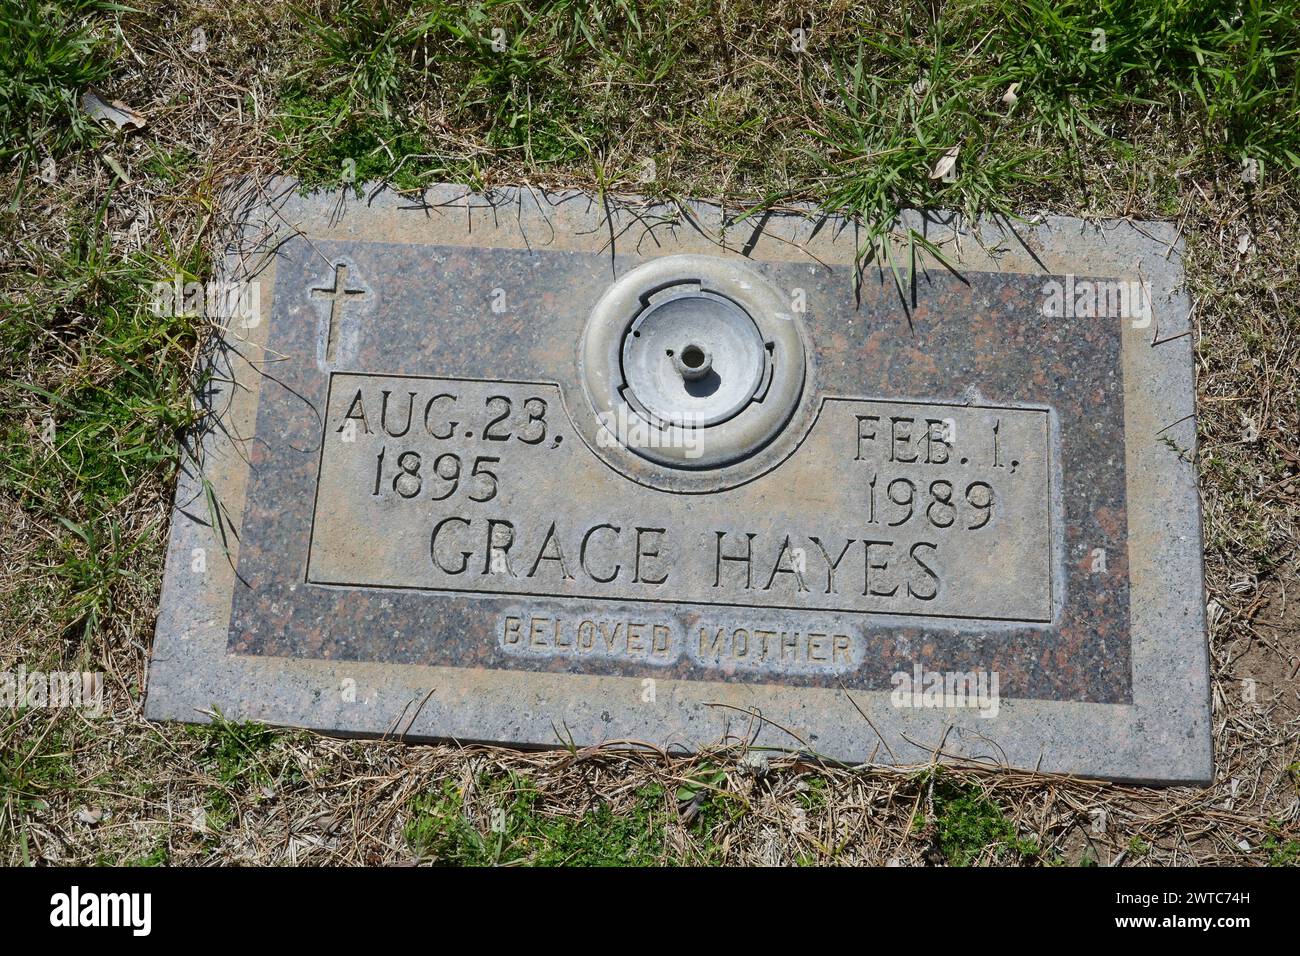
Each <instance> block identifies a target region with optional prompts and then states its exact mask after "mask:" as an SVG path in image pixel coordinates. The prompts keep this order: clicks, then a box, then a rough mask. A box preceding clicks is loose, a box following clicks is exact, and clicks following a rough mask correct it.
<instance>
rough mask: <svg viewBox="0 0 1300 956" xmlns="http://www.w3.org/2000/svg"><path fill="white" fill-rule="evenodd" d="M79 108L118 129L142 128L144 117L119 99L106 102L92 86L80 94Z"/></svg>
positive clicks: (95, 118)
mask: <svg viewBox="0 0 1300 956" xmlns="http://www.w3.org/2000/svg"><path fill="white" fill-rule="evenodd" d="M81 108H82V110H84V111H85V113H86V115H87V116H89V117H90V118H91V119H94V120H100V121H101V122H109V123H112V124H113V125H114V126H116V127H117V128H118V129H144V124H145V119H144V116H143V115H142V114H140V113H137V112H136V111H135V110H133V109H131V107H129V106H127V105H126V104H125V103H123V102H122V101H121V100H113V102H111V103H110V102H108V101H107V100H106V99H104V97H102V96H100V95H99V93H97V92H96V91H95V90H94V89H93V88H92V89H88V90H86V92H85V93H83V94H81Z"/></svg>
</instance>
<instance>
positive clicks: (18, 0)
mask: <svg viewBox="0 0 1300 956" xmlns="http://www.w3.org/2000/svg"><path fill="white" fill-rule="evenodd" d="M127 9H128V8H127V7H124V6H121V5H118V4H115V3H107V2H104V0H63V2H60V3H54V4H51V3H43V2H41V0H5V2H4V4H3V5H2V6H0V164H3V165H5V166H8V165H9V164H10V163H12V162H15V161H16V162H17V163H18V166H19V174H18V179H19V182H20V184H21V183H22V182H23V180H24V179H25V177H26V176H27V174H28V172H29V171H30V170H31V169H33V168H35V167H37V166H39V165H40V163H41V161H42V160H43V159H48V160H52V161H56V162H57V160H59V159H61V158H62V157H64V156H65V155H67V154H68V153H69V152H70V151H72V150H76V149H84V148H86V147H88V146H90V145H92V144H94V143H95V142H96V141H97V139H98V138H99V136H100V134H101V131H100V130H99V128H98V127H96V126H95V125H94V124H93V123H92V121H90V120H89V119H88V118H86V116H85V115H84V114H83V113H82V111H81V109H80V107H79V105H78V104H79V99H80V95H81V93H82V92H84V91H85V90H86V88H87V87H90V86H95V85H98V84H101V83H103V82H104V81H105V80H107V78H108V76H109V73H110V69H111V66H112V63H113V59H114V52H115V49H114V45H113V43H112V41H111V39H108V38H106V37H104V36H103V35H102V34H101V33H99V32H96V30H94V29H93V28H92V27H91V26H90V22H91V20H92V19H94V18H96V17H103V16H105V15H108V14H114V13H120V12H124V11H126V10H127Z"/></svg>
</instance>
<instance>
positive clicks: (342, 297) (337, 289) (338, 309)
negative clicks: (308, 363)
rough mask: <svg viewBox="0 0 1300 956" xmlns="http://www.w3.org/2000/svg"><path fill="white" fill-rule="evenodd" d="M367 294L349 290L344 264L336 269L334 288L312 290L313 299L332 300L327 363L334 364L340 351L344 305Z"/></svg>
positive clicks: (346, 269) (360, 290)
mask: <svg viewBox="0 0 1300 956" xmlns="http://www.w3.org/2000/svg"><path fill="white" fill-rule="evenodd" d="M365 294H366V290H365V289H349V288H348V267H347V266H345V265H343V264H342V263H340V264H339V265H336V266H335V267H334V288H332V289H328V288H326V289H312V290H311V297H312V298H313V299H329V300H330V325H329V334H328V336H327V337H326V339H325V361H327V362H333V361H334V353H335V351H336V350H337V349H338V327H339V320H340V319H342V318H343V303H345V302H346V301H347V300H348V299H350V298H353V297H355V296H359V295H365Z"/></svg>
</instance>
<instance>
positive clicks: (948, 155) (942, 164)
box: [930, 146, 961, 179]
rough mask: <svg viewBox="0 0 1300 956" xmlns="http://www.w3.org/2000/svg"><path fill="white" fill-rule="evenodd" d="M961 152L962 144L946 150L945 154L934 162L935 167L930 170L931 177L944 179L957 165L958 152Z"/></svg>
mask: <svg viewBox="0 0 1300 956" xmlns="http://www.w3.org/2000/svg"><path fill="white" fill-rule="evenodd" d="M960 152H961V147H960V146H952V147H949V148H948V149H946V150H944V151H943V155H942V156H940V157H939V161H938V162H937V163H935V164H934V169H932V170H930V178H931V179H943V177H944V176H947V175H948V174H949V173H950V172H952V170H953V168H954V167H955V166H956V165H957V154H958V153H960Z"/></svg>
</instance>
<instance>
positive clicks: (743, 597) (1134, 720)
mask: <svg viewBox="0 0 1300 956" xmlns="http://www.w3.org/2000/svg"><path fill="white" fill-rule="evenodd" d="M278 186H279V188H278V190H277V191H275V192H273V193H272V194H271V195H270V196H266V195H262V196H258V197H257V198H256V199H255V200H254V199H253V198H251V194H242V195H241V193H240V192H239V190H232V194H231V196H230V197H229V200H228V201H229V202H230V203H231V204H232V208H239V209H240V210H241V218H242V221H243V222H244V224H245V230H244V233H243V235H242V236H240V237H238V238H237V240H236V241H235V243H233V244H232V250H231V255H230V256H229V258H228V262H227V275H228V277H231V278H251V279H253V280H254V281H257V282H259V284H260V291H261V296H260V303H261V306H260V309H261V311H260V313H259V315H258V316H257V317H256V318H255V319H254V320H252V321H243V322H238V323H234V324H233V325H232V328H231V329H230V330H229V332H228V334H227V335H226V336H225V337H224V339H223V340H222V342H220V343H218V344H217V346H216V347H215V348H214V350H213V354H212V356H211V359H212V368H213V371H214V374H213V376H212V380H211V385H210V387H209V390H208V392H207V401H208V402H209V403H210V405H211V407H212V409H213V412H214V414H213V416H212V417H211V418H210V420H209V423H208V425H209V427H208V429H207V430H206V431H205V433H204V434H203V435H202V436H199V437H197V438H196V446H195V447H196V449H199V450H200V451H199V454H197V456H196V460H195V461H190V462H188V463H187V467H186V469H185V475H184V476H183V479H182V481H181V483H180V487H179V488H178V493H177V510H176V511H175V512H174V519H173V528H172V543H171V551H170V554H169V562H168V569H167V576H166V580H165V586H164V595H163V602H162V607H161V608H160V612H159V621H158V632H157V638H156V641H155V647H154V655H153V662H152V666H151V672H150V687H149V694H148V701H147V707H148V712H149V713H150V715H151V716H153V717H156V718H160V719H185V720H193V719H203V715H202V712H203V711H205V710H208V709H209V708H211V707H213V706H216V707H219V708H220V709H221V711H222V713H224V714H226V715H227V716H243V717H250V718H256V719H260V720H265V721H268V722H271V723H283V724H293V725H304V726H310V727H316V728H320V729H325V730H329V731H335V732H342V733H361V734H385V733H399V734H404V735H407V736H409V737H411V738H457V739H462V740H492V741H502V742H511V743H520V744H530V745H551V744H558V743H560V737H558V736H557V734H560V735H563V738H564V740H566V741H567V740H568V739H570V737H571V738H572V739H573V740H574V741H576V742H578V743H579V744H595V743H602V742H608V741H615V740H637V741H644V742H646V743H650V744H653V745H657V746H684V747H690V748H694V747H699V746H704V745H709V744H713V743H718V742H724V741H727V740H735V739H747V740H748V739H754V740H756V743H757V745H759V746H770V747H779V748H790V749H797V750H806V751H815V752H817V753H819V754H822V755H825V756H829V757H834V758H838V759H844V760H849V761H867V760H875V761H879V762H889V763H901V764H906V763H915V762H923V761H927V760H928V759H929V758H930V754H931V752H932V751H934V750H935V749H936V748H939V747H940V745H942V753H943V755H944V756H946V757H949V758H952V759H967V760H986V761H993V762H997V763H1007V764H1011V765H1016V766H1038V767H1041V768H1042V769H1044V770H1052V771H1059V772H1070V773H1077V774H1083V775H1090V776H1099V777H1109V778H1113V779H1126V780H1144V781H1192V782H1194V781H1199V780H1204V779H1207V778H1208V776H1209V775H1210V769H1211V768H1210V739H1209V738H1210V725H1209V699H1208V676H1207V660H1206V647H1205V636H1204V621H1203V600H1204V599H1203V594H1202V585H1201V544H1200V520H1199V511H1198V504H1197V498H1196V488H1195V475H1194V472H1193V469H1192V466H1191V464H1190V463H1189V460H1190V452H1191V450H1192V448H1193V447H1194V440H1195V422H1194V418H1193V413H1194V407H1193V394H1192V368H1191V343H1190V336H1189V335H1187V334H1186V333H1187V318H1188V301H1187V297H1186V294H1185V292H1184V291H1183V289H1182V286H1181V271H1180V268H1181V267H1180V265H1179V258H1178V249H1177V246H1176V244H1173V243H1172V239H1173V233H1172V229H1171V228H1170V227H1168V226H1166V225H1163V224H1151V223H1146V224H1129V223H1102V224H1096V225H1085V224H1083V223H1080V222H1078V221H1075V220H1065V219H1050V220H1047V221H1044V222H1040V223H1032V224H1018V225H1017V226H1015V227H1014V228H1012V227H1008V226H1007V225H1005V224H999V223H989V222H985V223H981V224H979V226H978V228H977V229H975V230H974V231H971V230H966V231H963V232H962V233H961V234H960V236H959V237H958V236H957V235H956V234H954V231H953V225H954V224H953V223H952V222H946V221H944V220H942V219H940V218H937V217H930V218H928V219H926V218H922V217H920V216H915V217H912V218H911V220H910V222H909V224H910V225H911V226H913V227H915V228H917V229H919V230H924V231H925V232H926V233H927V234H928V235H929V236H930V237H931V238H932V239H934V240H936V241H939V242H943V243H945V245H944V249H945V253H946V255H947V256H948V258H949V259H950V261H952V262H954V263H955V264H956V265H957V270H956V271H954V270H952V269H949V268H946V267H944V266H943V265H939V264H937V263H929V264H927V263H925V262H924V261H918V262H917V264H916V269H915V271H914V273H913V274H912V275H911V276H908V275H907V274H906V273H901V274H897V275H896V274H895V273H893V272H891V271H890V270H889V269H888V268H884V269H878V268H876V267H874V266H872V265H869V264H868V265H866V266H865V267H864V268H862V270H861V271H860V272H856V273H855V267H854V259H855V252H856V247H857V241H858V240H857V238H856V236H855V234H854V232H853V230H852V229H851V228H847V227H845V226H844V225H843V224H842V223H839V222H836V221H834V220H818V219H817V218H815V217H814V216H811V215H798V214H791V215H782V216H771V217H768V218H767V219H766V220H765V221H764V222H763V224H762V227H761V228H760V229H755V228H754V227H753V226H752V225H749V224H747V225H746V226H745V227H744V228H743V229H740V228H737V229H734V230H731V231H728V230H726V229H724V228H723V226H722V224H721V220H720V217H719V216H718V213H717V210H716V209H714V208H713V207H709V206H707V205H704V204H699V205H695V206H692V207H688V208H686V209H669V208H664V207H649V206H638V205H616V206H614V207H612V208H609V209H607V207H606V206H605V205H603V204H599V203H596V202H594V201H593V200H590V199H589V198H588V197H585V196H582V195H581V194H573V193H569V194H558V195H543V194H541V193H537V192H533V191H527V190H523V191H518V192H515V191H507V192H505V193H501V194H497V195H494V196H491V197H485V196H477V195H466V194H465V191H464V190H463V189H460V188H458V187H444V188H442V189H438V190H433V191H431V193H430V194H429V195H428V196H427V197H426V201H425V202H424V203H415V202H412V201H411V200H410V199H408V198H401V197H395V196H392V195H390V194H380V195H378V196H377V197H375V198H374V199H373V201H371V202H369V203H365V202H359V201H354V200H344V201H342V202H340V199H339V197H337V196H313V197H305V198H304V197H300V196H298V195H297V194H296V192H294V191H293V189H292V188H291V184H288V183H280V184H278ZM241 203H244V204H245V205H242V206H241V205H240V204H241ZM610 216H612V222H611V221H609V217H610ZM611 237H612V242H611ZM677 252H692V253H703V254H708V255H715V256H720V257H737V256H744V257H745V258H747V259H748V264H749V265H750V266H751V267H752V268H754V269H755V270H756V271H757V272H759V273H760V274H761V275H762V276H763V277H764V278H765V279H766V280H768V281H770V282H771V283H773V284H774V285H775V286H777V287H779V288H781V289H783V290H788V291H789V292H790V295H791V301H792V302H797V303H798V305H797V306H795V308H794V312H795V313H796V321H797V322H798V323H799V325H800V330H801V335H802V336H803V341H804V342H805V345H806V351H807V380H806V382H805V386H804V390H803V396H802V400H801V402H800V407H799V409H798V411H797V412H796V413H795V415H794V417H793V418H792V419H791V421H790V423H789V425H787V426H786V429H785V431H784V432H783V433H782V435H781V436H780V438H779V439H778V440H776V441H775V442H773V444H772V446H771V447H769V448H765V449H764V450H763V451H762V453H761V454H757V455H755V456H754V457H753V459H752V460H750V461H748V462H746V463H744V464H742V465H741V466H737V467H735V468H732V469H730V470H729V471H728V472H727V475H728V477H727V478H726V480H723V481H719V482H718V483H717V487H716V488H714V489H712V490H703V491H702V490H701V489H700V487H699V483H698V481H696V482H695V484H694V485H691V484H690V483H688V482H686V481H684V480H683V479H682V478H681V477H680V475H675V474H674V473H673V470H672V469H669V468H665V467H663V466H652V465H650V464H649V463H647V464H646V465H645V466H644V467H640V466H637V467H631V468H629V467H625V465H624V464H623V463H621V462H620V460H619V459H617V458H616V457H613V456H611V455H609V454H607V453H606V452H605V450H604V449H603V448H602V438H603V435H602V433H601V431H600V427H599V423H598V422H596V420H595V418H594V416H593V413H592V409H591V405H590V403H589V402H588V400H587V398H586V395H585V394H584V392H583V389H582V385H581V378H580V376H579V375H578V371H577V362H578V354H577V353H578V344H579V341H580V339H581V337H582V334H583V328H584V326H585V324H586V322H587V320H588V316H589V315H590V314H591V311H592V307H593V305H594V304H595V302H596V300H597V299H598V298H599V297H600V296H601V294H602V293H603V291H604V290H605V289H606V288H607V287H608V286H609V284H610V282H612V281H613V279H614V278H615V277H616V276H618V275H622V274H625V273H626V272H627V270H629V269H631V268H634V267H635V266H637V265H638V264H640V263H641V262H644V261H646V259H647V258H648V257H650V256H660V255H668V254H672V253H677ZM1085 277H1087V278H1085ZM1094 280H1101V281H1102V282H1104V283H1106V284H1105V285H1099V284H1097V283H1096V282H1094ZM1053 282H1055V283H1057V285H1056V286H1053V285H1052V284H1051V283H1053ZM1088 282H1094V284H1093V285H1092V286H1089V285H1087V284H1086V283H1088ZM1121 282H1122V283H1126V285H1124V286H1118V285H1116V283H1121ZM1090 288H1097V289H1103V290H1114V289H1119V290H1121V291H1126V292H1127V291H1130V290H1131V291H1132V292H1133V293H1134V301H1135V302H1136V303H1137V305H1141V304H1142V303H1144V302H1145V303H1149V305H1150V309H1149V310H1145V309H1141V308H1137V307H1136V306H1135V305H1134V303H1130V302H1127V301H1125V302H1120V301H1119V299H1118V298H1112V299H1111V300H1109V301H1108V300H1106V299H1105V297H1104V296H1103V297H1102V300H1101V305H1100V307H1099V311H1103V312H1107V313H1108V314H1106V315H1101V316H1098V315H1089V314H1086V313H1087V311H1088V309H1087V308H1086V307H1083V306H1086V303H1087V302H1088V301H1091V300H1089V299H1088V297H1086V296H1085V297H1083V298H1080V299H1079V302H1080V304H1081V307H1080V308H1073V309H1072V308H1070V307H1068V306H1067V307H1065V308H1062V307H1061V304H1060V300H1059V299H1058V300H1056V301H1053V300H1052V298H1051V297H1052V295H1053V290H1054V289H1062V290H1067V291H1066V296H1067V298H1069V299H1071V300H1072V299H1073V298H1074V297H1075V296H1076V295H1082V293H1083V292H1084V291H1086V290H1088V289H1090ZM1116 309H1118V310H1119V311H1120V313H1121V314H1114V313H1115V311H1116ZM1045 312H1046V313H1048V314H1044V313H1045ZM1062 313H1064V314H1062ZM1080 313H1083V314H1080ZM205 482H206V485H205ZM205 489H208V490H211V492H212V495H211V496H209V495H208V494H207V491H206V490H205ZM213 502H215V507H214V506H213ZM213 516H216V517H217V519H218V520H216V521H215V522H214V520H213ZM214 524H216V525H218V527H214ZM196 549H202V550H203V551H204V553H205V554H207V553H209V552H211V554H210V559H209V560H206V561H203V562H200V563H199V564H197V565H196V563H195V561H194V555H195V553H196ZM197 566H202V567H204V571H203V572H202V573H199V572H196V571H195V570H193V569H194V568H195V567H197ZM932 674H938V675H940V676H941V677H943V676H946V677H947V678H948V683H949V690H950V691H951V690H952V689H953V681H954V680H956V681H957V682H958V683H957V687H958V688H960V687H961V686H962V682H963V681H964V680H965V679H966V678H970V680H971V684H970V688H971V689H972V690H973V689H974V688H976V686H978V687H979V688H980V689H981V691H983V694H982V695H977V696H976V697H974V698H970V697H968V698H967V699H965V700H962V699H956V700H954V699H953V697H952V696H951V694H950V696H949V697H948V699H946V700H943V699H937V698H935V697H933V696H931V697H927V696H925V695H923V694H922V693H921V690H920V688H917V689H916V693H915V694H911V693H903V692H902V691H903V690H907V689H908V682H909V681H911V680H913V679H915V678H917V677H919V678H920V680H921V682H922V683H924V682H925V681H926V680H927V677H928V675H932ZM994 681H996V689H997V698H996V701H994V700H992V699H991V698H990V697H989V696H988V694H989V693H990V692H991V690H992V688H993V686H994V685H993V682H994ZM931 704H939V705H941V706H930V705H931ZM942 705H947V706H942Z"/></svg>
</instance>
